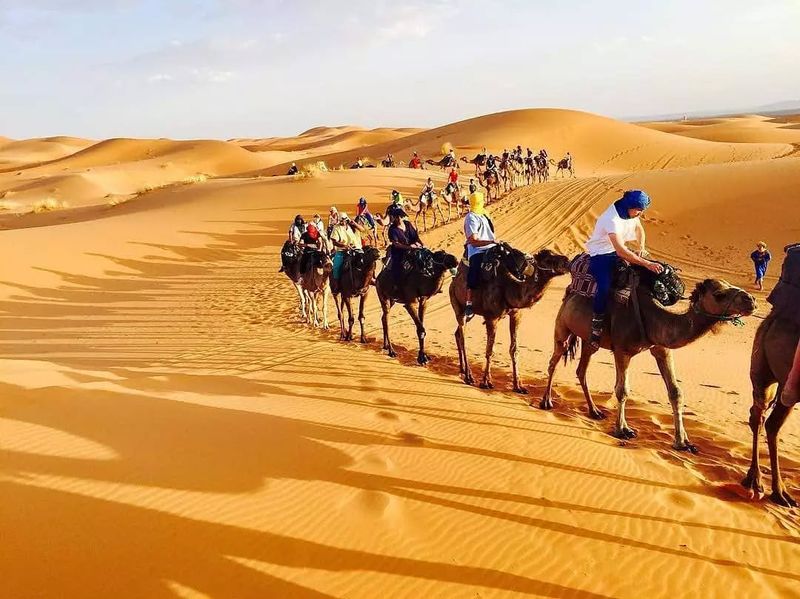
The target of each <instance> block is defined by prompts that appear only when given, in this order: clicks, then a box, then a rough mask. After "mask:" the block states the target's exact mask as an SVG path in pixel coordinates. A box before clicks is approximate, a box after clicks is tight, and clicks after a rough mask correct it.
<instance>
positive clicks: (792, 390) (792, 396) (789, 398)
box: [780, 343, 800, 408]
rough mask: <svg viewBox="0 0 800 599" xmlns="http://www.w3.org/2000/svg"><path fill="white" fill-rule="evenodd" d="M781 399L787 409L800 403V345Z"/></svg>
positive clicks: (795, 353)
mask: <svg viewBox="0 0 800 599" xmlns="http://www.w3.org/2000/svg"><path fill="white" fill-rule="evenodd" d="M780 399H781V403H782V404H783V405H785V406H786V407H787V408H791V407H792V406H793V405H794V404H796V403H797V402H798V401H800V343H798V344H797V349H796V350H795V352H794V362H793V364H792V368H791V370H790V371H789V375H788V376H787V377H786V384H785V385H784V386H783V392H782V393H781V398H780Z"/></svg>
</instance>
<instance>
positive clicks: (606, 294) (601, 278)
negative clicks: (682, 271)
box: [586, 189, 663, 350]
mask: <svg viewBox="0 0 800 599" xmlns="http://www.w3.org/2000/svg"><path fill="white" fill-rule="evenodd" d="M648 206H650V196H648V195H647V194H646V193H645V192H643V191H641V190H639V189H631V190H628V191H626V192H625V193H624V194H623V195H622V197H621V198H620V199H619V200H617V201H616V202H614V203H613V204H611V206H609V207H608V209H607V210H606V211H605V212H603V214H601V215H600V218H598V219H597V223H596V224H595V226H594V232H593V233H592V236H591V237H590V238H589V241H587V242H586V249H587V251H588V252H589V272H590V273H591V275H592V277H594V280H595V282H596V283H597V289H596V290H595V294H594V299H593V301H592V312H593V314H592V333H591V338H590V339H589V344H590V345H591V346H592V347H593V348H594V349H595V350H596V349H599V348H600V339H601V337H602V336H603V326H604V322H605V319H606V312H607V311H608V301H609V298H610V296H611V287H612V285H613V282H614V272H615V270H616V267H617V262H618V261H619V260H620V259H622V260H625V261H626V262H628V263H629V264H638V265H639V266H643V267H644V268H646V269H648V270H650V271H652V272H654V273H660V272H662V271H663V267H662V266H661V265H660V264H658V263H657V262H651V261H650V260H647V259H646V258H645V257H644V256H645V255H646V254H647V252H646V250H645V233H644V227H643V226H642V222H641V220H640V218H639V217H640V216H641V214H642V213H643V212H644V211H645V210H647V207H648ZM631 241H636V242H637V245H638V247H639V249H638V250H637V251H636V252H633V251H631V250H630V249H628V246H627V245H626V244H627V243H629V242H631Z"/></svg>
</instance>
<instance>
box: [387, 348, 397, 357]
mask: <svg viewBox="0 0 800 599" xmlns="http://www.w3.org/2000/svg"><path fill="white" fill-rule="evenodd" d="M389 357H390V358H396V357H397V352H396V351H394V350H393V349H390V350H389Z"/></svg>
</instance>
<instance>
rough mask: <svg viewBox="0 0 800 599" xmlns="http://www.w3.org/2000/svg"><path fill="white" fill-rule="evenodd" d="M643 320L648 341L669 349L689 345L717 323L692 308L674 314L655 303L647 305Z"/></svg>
mask: <svg viewBox="0 0 800 599" xmlns="http://www.w3.org/2000/svg"><path fill="white" fill-rule="evenodd" d="M648 303H649V302H648ZM645 319H646V321H645V328H646V329H647V335H648V337H649V340H650V341H651V342H652V343H654V344H655V345H660V346H663V347H667V348H670V349H677V348H680V347H684V346H685V345H689V344H690V343H692V342H693V341H696V340H697V339H699V338H700V337H702V336H703V335H705V334H706V333H708V332H709V331H710V330H711V329H712V328H713V327H714V325H715V324H717V323H718V322H719V321H718V320H716V319H714V318H713V317H711V316H707V315H704V314H700V313H698V312H697V311H696V310H694V309H693V307H692V306H690V307H689V309H688V310H686V311H685V312H682V313H678V314H676V313H674V312H670V311H668V310H665V309H664V308H662V307H661V306H658V305H656V304H655V303H652V304H650V305H649V309H648V310H647V313H646V315H645Z"/></svg>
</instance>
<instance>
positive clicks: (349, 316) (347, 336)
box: [344, 297, 355, 341]
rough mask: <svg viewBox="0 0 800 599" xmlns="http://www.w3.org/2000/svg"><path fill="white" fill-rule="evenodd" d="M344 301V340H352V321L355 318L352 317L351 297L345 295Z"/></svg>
mask: <svg viewBox="0 0 800 599" xmlns="http://www.w3.org/2000/svg"><path fill="white" fill-rule="evenodd" d="M344 302H345V303H344V305H345V307H346V308H347V332H346V333H345V336H344V340H345V341H352V340H353V323H354V322H355V318H353V298H351V297H347V298H345V300H344Z"/></svg>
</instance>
